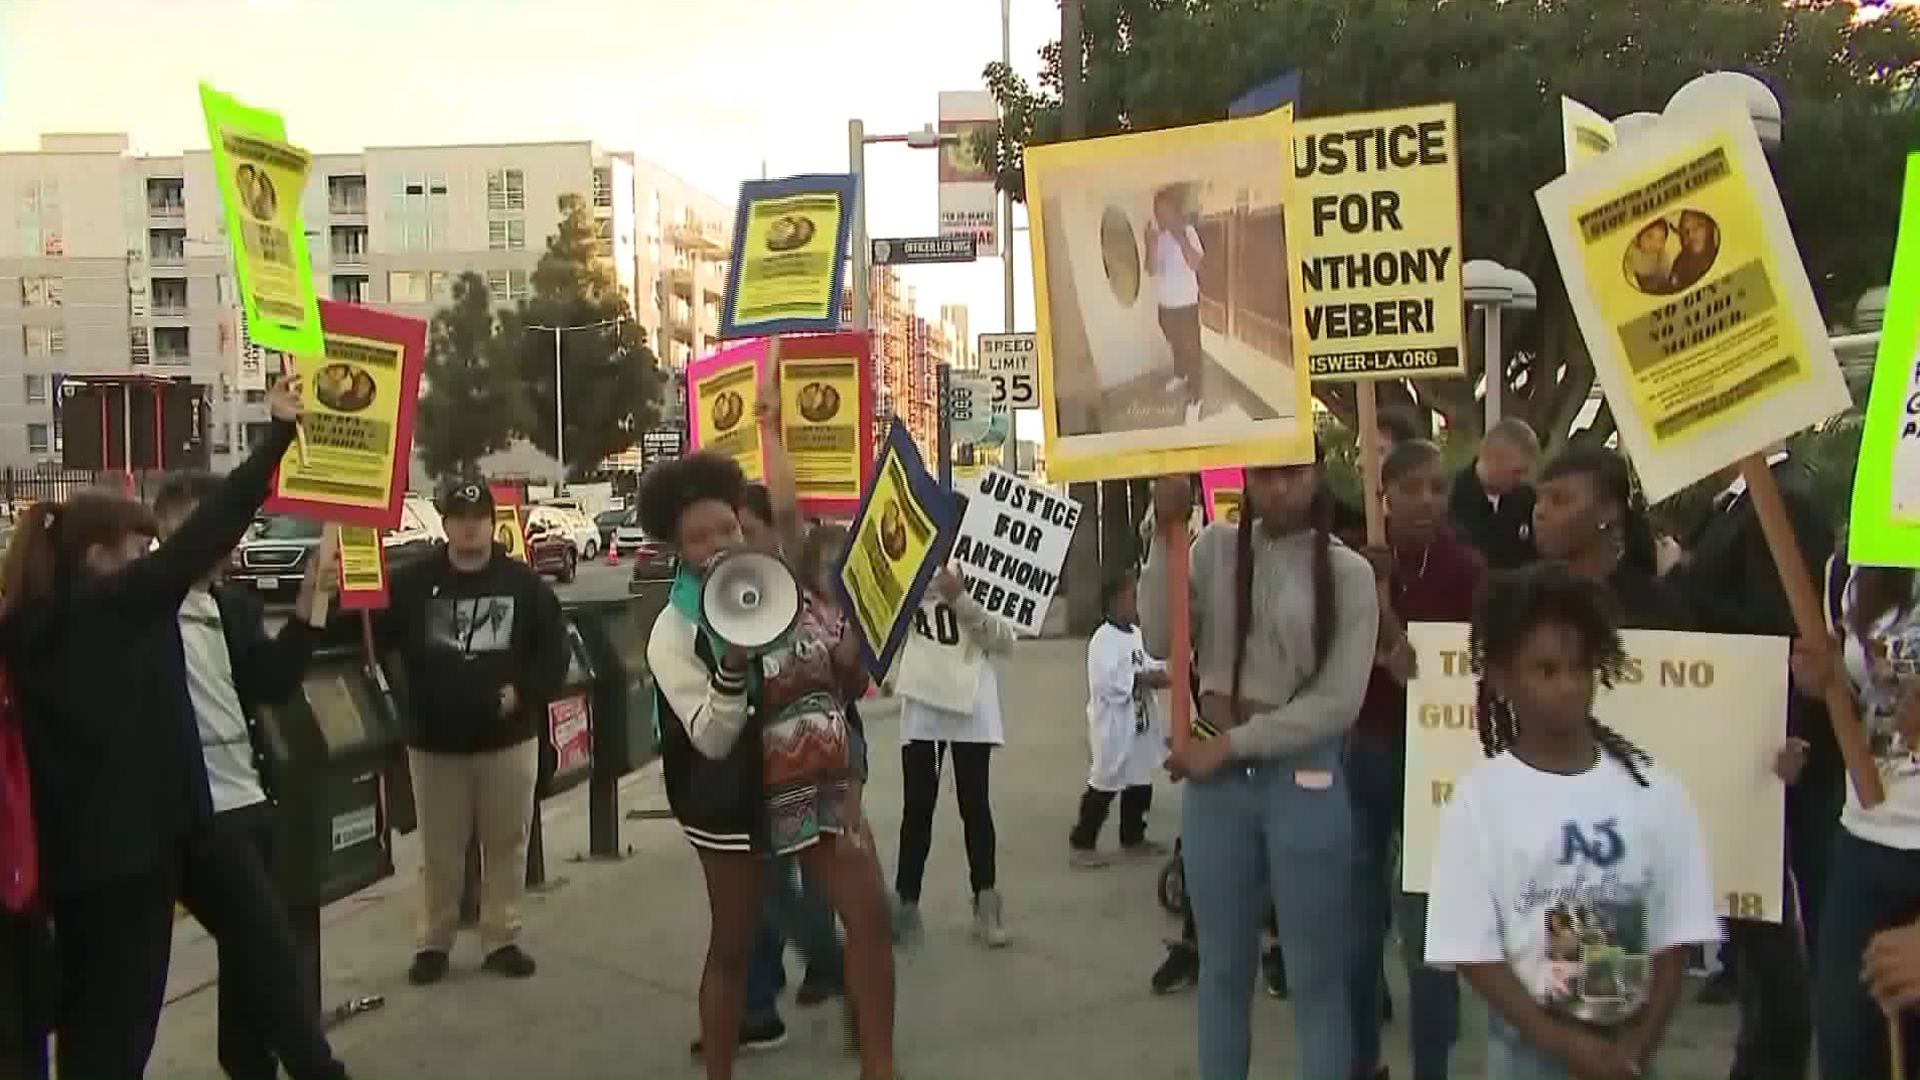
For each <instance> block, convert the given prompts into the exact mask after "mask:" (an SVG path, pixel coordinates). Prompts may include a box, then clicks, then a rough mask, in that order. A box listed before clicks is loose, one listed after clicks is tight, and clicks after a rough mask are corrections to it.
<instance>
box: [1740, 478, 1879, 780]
mask: <svg viewBox="0 0 1920 1080" xmlns="http://www.w3.org/2000/svg"><path fill="white" fill-rule="evenodd" d="M1740 475H1741V476H1743V477H1745V478H1746V481H1747V495H1748V496H1749V497H1750V498H1752V499H1753V509H1754V512H1755V513H1757V514H1758V515H1759V516H1760V531H1761V532H1762V533H1764V534H1765V535H1766V538H1767V549H1768V550H1769V551H1771V552H1773V565H1774V569H1775V570H1776V571H1778V572H1779V575H1780V585H1781V587H1782V588H1783V589H1785V590H1786V594H1787V603H1788V604H1790V605H1792V607H1793V621H1794V625H1795V626H1797V627H1798V628H1799V630H1800V636H1801V637H1803V638H1806V639H1807V640H1809V641H1826V640H1827V622H1826V619H1825V618H1824V617H1822V615H1821V608H1820V594H1819V593H1817V592H1815V591H1814V588H1813V579H1812V577H1811V576H1809V575H1808V573H1807V562H1806V559H1805V557H1804V556H1803V555H1802V554H1801V551H1800V541H1799V540H1798V539H1797V538H1796V537H1795V536H1794V535H1793V523H1792V521H1790V520H1789V519H1788V517H1787V505H1786V503H1785V502H1783V501H1781V498H1780V487H1779V485H1778V484H1776V483H1775V482H1774V479H1773V470H1772V469H1769V468H1767V461H1766V458H1764V457H1762V456H1761V455H1759V454H1748V455H1747V456H1746V457H1743V458H1741V459H1740ZM1826 700H1827V719H1828V722H1829V723H1831V724H1832V725H1833V738H1834V741H1835V742H1837V743H1839V744H1840V758H1841V760H1842V761H1845V762H1846V765H1847V774H1848V775H1849V776H1851V777H1852V778H1853V790H1854V794H1856V795H1857V796H1859V798H1860V805H1861V806H1862V807H1865V808H1869V809H1870V808H1872V807H1875V806H1878V805H1880V803H1882V802H1884V801H1885V800H1886V792H1885V791H1884V790H1882V789H1881V787H1880V772H1879V770H1878V769H1876V768H1875V767H1874V764H1873V753H1872V751H1871V750H1870V749H1869V748H1868V747H1867V733H1866V731H1865V729H1863V728H1862V727H1861V726H1860V714H1859V711H1858V710H1857V709H1856V708H1855V706H1854V701H1853V695H1852V694H1850V693H1848V692H1847V689H1846V687H1845V686H1843V685H1841V684H1840V683H1839V682H1838V681H1836V682H1835V683H1834V685H1832V686H1829V687H1828V688H1827V694H1826Z"/></svg>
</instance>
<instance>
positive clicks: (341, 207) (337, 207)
mask: <svg viewBox="0 0 1920 1080" xmlns="http://www.w3.org/2000/svg"><path fill="white" fill-rule="evenodd" d="M327 213H328V214H329V215H331V216H333V217H351V218H362V217H366V216H367V200H366V199H365V198H359V199H349V198H340V197H335V196H331V195H329V196H328V197H327Z"/></svg>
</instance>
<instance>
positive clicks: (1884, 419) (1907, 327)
mask: <svg viewBox="0 0 1920 1080" xmlns="http://www.w3.org/2000/svg"><path fill="white" fill-rule="evenodd" d="M1887 292H1888V295H1887V313H1886V319H1885V321H1884V322H1883V323H1882V324H1881V331H1880V349H1879V351H1878V352H1877V353H1876V354H1875V356H1874V362H1873V394H1872V396H1871V397H1869V398H1868V399H1867V422H1866V427H1865V429H1864V430H1863V431H1862V432H1861V437H1860V460H1859V463H1858V465H1857V466H1856V471H1855V472H1854V475H1853V511H1852V514H1851V515H1850V519H1849V522H1848V525H1849V528H1848V534H1847V558H1849V559H1850V560H1852V561H1853V562H1856V563H1863V564H1865V565H1868V566H1920V355H1916V348H1920V341H1916V337H1917V336H1920V154H1914V155H1912V156H1910V157H1908V158H1907V177H1906V181H1905V184H1904V186H1903V188H1902V191H1901V194H1900V235H1899V239H1898V240H1897V241H1896V243H1895V245H1894V252H1893V286H1892V288H1890V289H1888V290H1887Z"/></svg>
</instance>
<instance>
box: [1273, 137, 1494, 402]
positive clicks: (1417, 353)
mask: <svg viewBox="0 0 1920 1080" xmlns="http://www.w3.org/2000/svg"><path fill="white" fill-rule="evenodd" d="M1458 134H1459V125H1458V123H1457V121H1456V119H1455V116H1454V109H1453V104H1452V103H1451V102H1449V103H1447V104H1443V105H1422V106H1417V107H1414V108H1406V109H1390V110H1387V111H1384V112H1372V113H1349V114H1346V115H1343V116H1327V117H1317V118H1312V119H1304V120H1300V121H1298V122H1297V123H1296V124H1295V125H1294V135H1293V142H1294V175H1295V177H1296V182H1297V185H1298V187H1297V190H1296V198H1297V199H1298V200H1299V204H1300V207H1301V214H1302V218H1303V221H1304V223H1305V224H1306V229H1307V231H1306V232H1305V233H1303V234H1301V236H1302V237H1303V239H1302V241H1301V243H1300V281H1301V285H1302V288H1303V290H1304V291H1303V293H1302V296H1301V307H1302V308H1303V309H1304V321H1305V325H1306V329H1307V354H1308V357H1309V358H1310V364H1311V371H1312V374H1313V377H1314V378H1316V379H1398V378H1408V377H1415V376H1419V377H1427V376H1434V375H1464V374H1465V373H1466V368H1465V366H1464V363H1463V361H1462V355H1461V333H1462V311H1463V310H1464V309H1463V307H1462V305H1461V299H1460V266H1461V256H1460V163H1459V137H1458Z"/></svg>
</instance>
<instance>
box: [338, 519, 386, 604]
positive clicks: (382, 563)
mask: <svg viewBox="0 0 1920 1080" xmlns="http://www.w3.org/2000/svg"><path fill="white" fill-rule="evenodd" d="M386 606H387V557H386V552H385V550H384V549H383V548H382V547H381V545H380V530H379V529H376V528H374V527H373V526H371V525H342V526H340V607H341V608H342V609H343V610H347V611H360V610H367V609H372V608H383V607H386Z"/></svg>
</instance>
